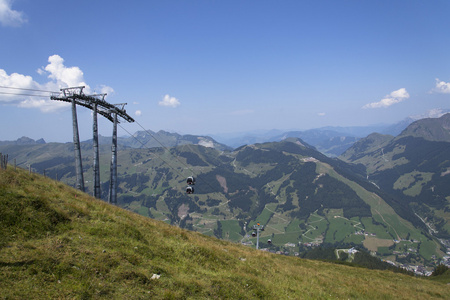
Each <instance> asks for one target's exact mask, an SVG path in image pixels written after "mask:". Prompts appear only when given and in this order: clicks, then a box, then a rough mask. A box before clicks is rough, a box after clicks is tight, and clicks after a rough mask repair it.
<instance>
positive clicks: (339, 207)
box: [0, 115, 450, 268]
mask: <svg viewBox="0 0 450 300" xmlns="http://www.w3.org/2000/svg"><path fill="white" fill-rule="evenodd" d="M449 116H450V115H445V116H443V117H441V118H434V119H421V120H419V121H415V122H413V123H411V124H410V125H409V126H408V127H407V128H406V129H404V130H403V131H402V132H401V133H400V134H399V135H397V136H393V135H386V134H379V133H374V134H370V135H369V136H367V137H365V138H361V139H359V140H358V141H355V142H354V143H353V144H352V145H349V148H348V149H347V150H346V151H345V152H344V153H343V154H342V155H340V156H339V158H333V157H330V156H327V155H325V154H323V153H321V152H319V151H318V150H317V147H314V146H311V145H310V144H309V143H308V142H305V141H304V140H302V139H300V138H298V137H291V136H288V135H287V134H285V135H283V136H282V137H281V136H280V137H279V138H280V141H274V142H264V143H255V144H250V145H243V146H240V147H238V148H235V149H233V150H231V149H230V148H227V147H226V146H224V145H221V144H220V143H217V142H216V141H215V140H213V139H211V138H207V137H196V136H177V137H176V138H175V137H174V136H173V135H172V134H169V133H166V132H159V133H158V140H159V141H160V143H159V144H160V145H161V144H163V143H162V141H164V142H165V143H169V142H168V141H171V142H172V143H173V145H174V146H171V145H172V144H170V145H167V146H166V145H165V144H163V145H165V146H164V147H153V146H149V145H148V144H149V143H150V142H148V140H146V139H147V138H149V132H140V133H136V134H135V135H134V137H129V138H127V139H122V140H121V141H122V142H121V146H120V150H119V155H118V161H119V166H118V178H119V190H118V194H119V197H118V205H119V206H121V207H124V208H127V209H129V210H132V211H135V212H138V213H140V214H142V215H144V216H148V217H151V218H154V219H158V220H163V221H166V222H168V223H171V224H174V225H177V226H179V227H183V228H188V229H190V230H195V231H199V232H201V233H203V234H205V235H214V236H216V237H219V238H221V239H226V240H230V241H233V242H240V243H243V244H249V245H252V244H253V245H254V244H255V242H256V240H255V238H254V237H253V236H252V234H251V233H252V229H253V226H254V225H255V224H256V223H257V222H259V223H260V224H263V225H264V226H265V231H264V232H263V233H262V235H261V239H260V243H261V247H267V248H270V247H272V248H273V249H276V250H279V251H280V250H282V251H283V252H287V253H291V254H295V253H299V252H302V251H306V250H307V249H309V248H310V247H313V246H318V245H342V246H352V245H353V246H360V247H364V248H366V249H367V250H369V251H371V252H372V254H373V255H377V256H378V257H380V258H383V259H385V260H387V261H390V262H392V263H393V264H396V265H404V266H408V267H410V268H413V267H412V266H415V265H419V264H422V265H426V266H432V265H434V264H436V263H438V262H440V261H442V260H445V257H446V253H445V252H446V251H449V250H448V249H447V248H450V244H449V240H450V234H449V233H450V228H449V219H450V218H449V211H450V207H449V196H450V191H449V188H448V178H447V177H448V176H447V174H450V171H449V170H450V165H449V162H450V157H449V156H448V154H447V153H450V152H449V151H448V150H449V147H450V143H449V141H448V140H445V139H446V138H447V135H446V134H445V132H447V133H448V119H449V118H450V117H449ZM151 134H152V135H155V133H153V132H152V133H151ZM292 135H293V136H295V134H292ZM331 135H332V134H331V133H330V134H329V136H331ZM311 136H314V134H311ZM329 136H328V137H329ZM133 140H134V141H133ZM132 141H133V142H132ZM126 142H128V143H129V144H128V145H126V144H125V143H126ZM101 144H102V145H101V147H100V150H101V165H100V170H101V178H102V179H103V185H102V191H103V199H105V200H106V199H107V194H108V186H109V181H108V178H109V163H110V146H109V145H108V144H107V143H106V141H105V143H101ZM139 145H140V146H139ZM0 152H3V153H8V154H9V157H10V159H15V160H16V163H17V164H18V165H21V166H27V165H30V164H31V166H32V169H33V170H34V171H36V172H39V173H45V174H46V176H49V177H51V178H57V179H58V180H60V181H63V182H65V183H67V184H69V185H74V183H75V174H74V162H73V160H74V159H73V146H72V144H70V143H66V144H58V143H48V144H36V143H34V144H33V143H30V144H27V145H23V144H22V145H21V144H17V143H16V144H13V143H9V144H7V145H1V146H0ZM82 152H83V167H84V172H85V180H86V186H87V192H89V193H91V192H92V187H91V182H92V178H93V176H92V168H93V166H92V156H93V154H92V145H91V143H90V141H86V142H83V143H82ZM192 175H194V176H195V177H196V178H197V184H196V185H195V193H194V194H192V195H186V193H185V191H184V189H185V180H186V178H187V177H188V176H192ZM449 176H450V175H449ZM269 239H270V240H271V242H272V246H269V243H268V240H269Z"/></svg>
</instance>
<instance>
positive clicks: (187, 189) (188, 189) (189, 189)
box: [186, 185, 194, 194]
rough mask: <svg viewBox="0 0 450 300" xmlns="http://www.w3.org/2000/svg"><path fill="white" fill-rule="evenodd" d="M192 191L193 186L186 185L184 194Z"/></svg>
mask: <svg viewBox="0 0 450 300" xmlns="http://www.w3.org/2000/svg"><path fill="white" fill-rule="evenodd" d="M193 193H194V187H193V186H190V185H189V186H187V187H186V194H193Z"/></svg>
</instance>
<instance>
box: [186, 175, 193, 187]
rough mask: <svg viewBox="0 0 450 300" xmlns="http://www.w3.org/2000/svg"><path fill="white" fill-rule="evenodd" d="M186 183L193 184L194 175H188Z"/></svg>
mask: <svg viewBox="0 0 450 300" xmlns="http://www.w3.org/2000/svg"><path fill="white" fill-rule="evenodd" d="M186 182H187V184H188V185H194V184H195V178H194V176H189V177H188V178H187V180H186Z"/></svg>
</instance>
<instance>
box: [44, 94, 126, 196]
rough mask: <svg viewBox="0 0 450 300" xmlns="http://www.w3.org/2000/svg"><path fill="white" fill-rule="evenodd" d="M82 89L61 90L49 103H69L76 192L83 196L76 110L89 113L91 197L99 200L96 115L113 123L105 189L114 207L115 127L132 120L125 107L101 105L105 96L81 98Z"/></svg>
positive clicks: (115, 175) (82, 96)
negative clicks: (92, 184) (90, 131)
mask: <svg viewBox="0 0 450 300" xmlns="http://www.w3.org/2000/svg"><path fill="white" fill-rule="evenodd" d="M84 88H85V87H84V86H78V87H70V88H64V89H61V90H60V92H59V93H54V94H52V95H51V97H50V99H51V100H56V101H64V102H70V103H72V124H73V143H74V152H75V171H76V188H77V189H79V190H81V191H83V192H84V178H83V166H82V160H81V147H80V138H79V134H78V121H77V111H76V106H77V105H81V106H83V107H86V108H89V109H91V110H92V111H93V118H94V120H93V148H94V165H93V169H94V196H95V197H96V198H100V195H101V194H100V168H99V166H100V164H99V149H98V125H97V114H100V115H102V116H104V117H105V118H107V119H108V120H110V121H111V122H112V123H113V137H112V147H111V151H112V159H111V173H110V185H109V189H110V190H109V198H108V202H109V203H114V204H116V203H117V123H119V120H118V117H121V118H122V119H124V120H125V121H127V122H129V123H131V122H134V119H133V118H132V117H130V116H129V115H128V114H127V113H126V110H125V109H124V107H125V105H126V103H120V104H111V103H108V102H107V101H105V96H106V94H98V95H85V94H84V93H83V89H84Z"/></svg>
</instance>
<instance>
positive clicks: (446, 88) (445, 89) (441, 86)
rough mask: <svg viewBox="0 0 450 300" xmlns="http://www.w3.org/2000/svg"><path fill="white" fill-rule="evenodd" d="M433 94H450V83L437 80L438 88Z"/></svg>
mask: <svg viewBox="0 0 450 300" xmlns="http://www.w3.org/2000/svg"><path fill="white" fill-rule="evenodd" d="M432 92H436V93H441V94H450V82H445V81H441V80H439V78H436V86H435V87H434V89H433V90H432Z"/></svg>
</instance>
